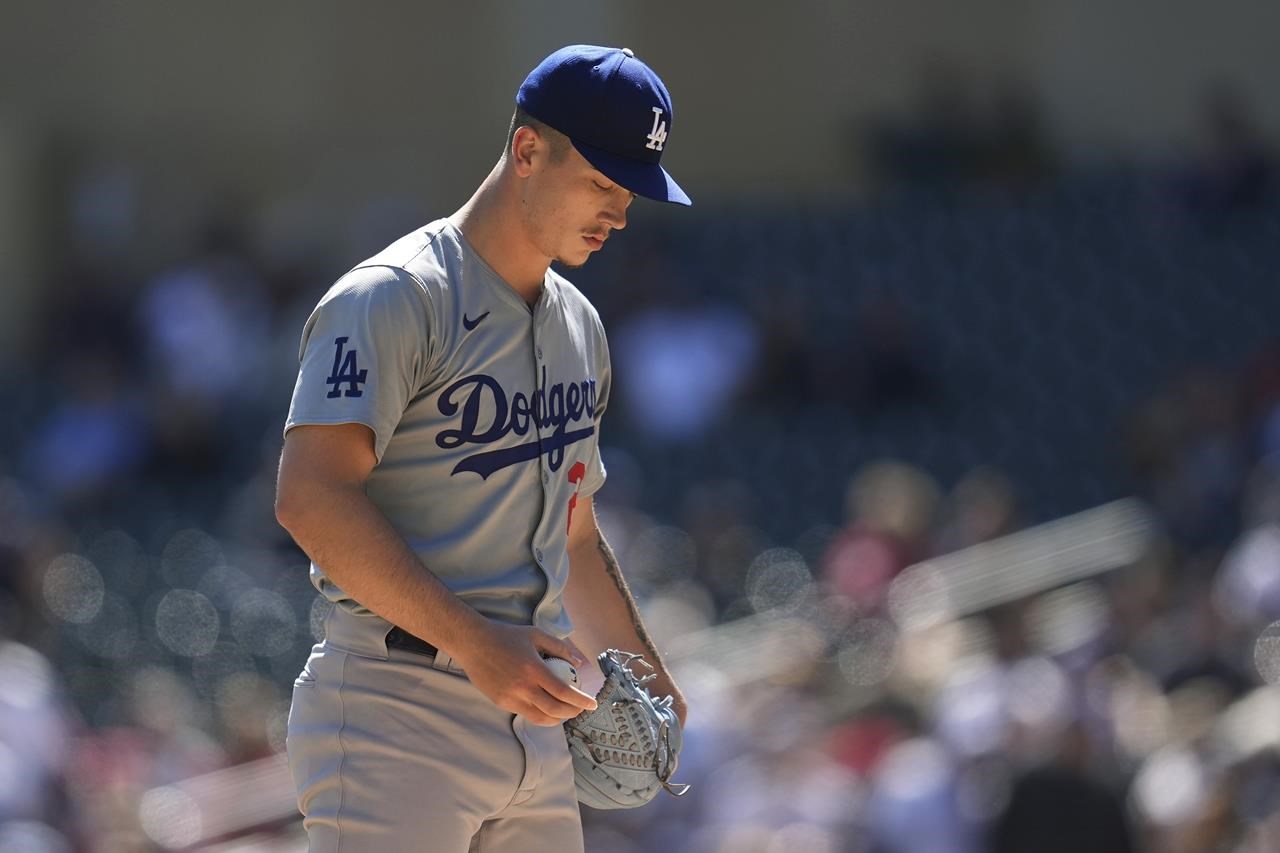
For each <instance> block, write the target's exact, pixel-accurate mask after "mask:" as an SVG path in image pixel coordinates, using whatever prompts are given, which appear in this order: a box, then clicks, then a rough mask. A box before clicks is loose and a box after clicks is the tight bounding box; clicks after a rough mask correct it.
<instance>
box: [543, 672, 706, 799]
mask: <svg viewBox="0 0 1280 853" xmlns="http://www.w3.org/2000/svg"><path fill="white" fill-rule="evenodd" d="M596 660H597V661H598V662H599V664H600V669H601V671H602V672H603V673H604V686H603V687H601V688H600V692H599V693H598V694H597V695H596V709H595V710H594V711H583V712H582V713H581V714H579V715H578V716H576V717H574V718H573V719H572V720H569V721H568V722H566V723H565V724H564V728H565V735H566V737H567V738H568V740H569V752H570V754H571V755H572V757H573V775H574V778H575V781H576V783H577V787H578V802H580V803H582V804H584V805H588V806H591V807H592V808H596V809H633V808H636V807H637V806H642V805H644V804H645V803H647V802H649V801H650V800H652V799H653V798H654V796H656V795H657V793H658V789H660V788H665V789H666V790H667V791H668V792H670V793H672V794H674V795H675V796H677V797H680V796H683V795H684V794H685V793H686V792H687V791H688V790H689V786H688V785H680V784H675V783H672V782H671V781H670V779H671V775H672V774H673V773H675V771H676V765H677V763H678V762H679V757H680V748H681V745H682V744H683V739H682V737H681V734H680V720H679V718H678V717H677V716H676V712H675V711H674V710H672V708H671V697H670V696H667V697H666V698H664V699H662V700H660V701H657V700H654V698H653V697H652V696H651V695H649V691H648V690H647V689H645V687H644V685H645V684H647V683H648V682H649V681H651V680H653V679H654V678H656V677H657V676H655V675H646V676H644V677H643V678H637V677H636V675H635V673H633V672H632V671H631V664H632V663H635V662H638V663H640V664H641V665H643V666H644V667H645V668H646V669H650V670H651V669H653V667H652V666H650V665H649V663H648V662H647V661H645V659H644V658H642V657H640V656H639V655H633V654H629V653H627V652H620V651H618V650H617V649H609V650H608V651H607V652H602V653H601V654H600V656H599V657H598V658H597V659H596Z"/></svg>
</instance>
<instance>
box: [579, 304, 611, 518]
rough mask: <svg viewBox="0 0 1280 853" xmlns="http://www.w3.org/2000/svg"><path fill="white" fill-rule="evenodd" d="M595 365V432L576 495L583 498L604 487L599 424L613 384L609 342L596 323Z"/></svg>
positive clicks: (601, 328) (604, 474)
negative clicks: (584, 472) (585, 468)
mask: <svg viewBox="0 0 1280 853" xmlns="http://www.w3.org/2000/svg"><path fill="white" fill-rule="evenodd" d="M596 342H597V343H596V363H597V364H599V365H601V367H600V369H599V371H598V372H597V374H596V404H595V427H596V432H595V436H594V437H593V441H592V442H591V459H590V461H588V462H587V471H586V474H585V475H584V476H583V478H582V485H581V487H580V488H579V490H578V493H579V494H580V495H582V496H583V497H587V496H590V495H594V494H595V493H596V492H598V491H600V487H601V486H603V485H604V479H605V476H606V472H605V469H604V460H602V459H601V458H600V422H601V421H602V420H603V419H604V412H605V409H607V408H608V407H609V388H610V386H612V384H613V368H612V365H611V363H610V361H609V342H608V340H606V339H605V336H604V327H603V326H601V325H600V324H599V321H598V320H597V323H596Z"/></svg>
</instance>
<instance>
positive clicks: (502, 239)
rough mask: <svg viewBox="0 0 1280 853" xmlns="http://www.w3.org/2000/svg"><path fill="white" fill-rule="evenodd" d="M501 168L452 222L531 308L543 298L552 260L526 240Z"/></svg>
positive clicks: (485, 182) (456, 214)
mask: <svg viewBox="0 0 1280 853" xmlns="http://www.w3.org/2000/svg"><path fill="white" fill-rule="evenodd" d="M500 168H501V164H499V166H498V167H497V168H495V169H494V171H493V172H492V173H491V174H490V175H489V177H488V178H486V179H485V181H484V183H482V184H481V185H480V187H479V189H477V190H476V192H475V194H474V195H473V196H471V198H470V199H469V200H468V201H467V203H466V204H464V205H463V206H462V207H461V208H459V209H458V211H457V212H456V213H454V214H453V216H451V217H449V220H450V221H451V222H452V223H453V224H454V226H456V227H457V229H458V230H459V231H461V232H462V236H463V237H465V238H466V239H467V243H469V244H470V245H471V248H472V249H474V250H475V252H476V254H478V255H479V256H480V257H481V259H483V260H484V262H485V263H486V264H488V265H489V266H490V267H491V268H492V269H493V271H494V272H496V273H497V274H498V275H499V276H501V277H502V280H503V281H505V282H506V283H507V284H508V286H510V287H511V289H512V290H514V291H515V292H516V293H518V294H519V295H520V297H521V298H522V299H524V301H525V302H527V303H528V304H529V305H533V304H535V303H537V301H538V298H539V297H540V296H541V295H542V283H543V281H544V280H545V279H546V275H547V267H549V266H550V265H551V260H550V259H549V258H547V257H545V256H544V255H541V254H539V252H538V250H537V249H536V248H535V247H534V246H533V245H532V244H531V243H530V242H529V241H528V240H526V239H524V232H523V229H522V228H521V224H520V215H519V211H518V208H517V207H516V205H518V203H519V200H518V199H515V200H514V203H513V200H512V199H511V198H510V194H509V193H507V192H505V191H504V188H503V186H502V184H501V181H500V180H499V169H500Z"/></svg>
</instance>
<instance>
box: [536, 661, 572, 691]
mask: <svg viewBox="0 0 1280 853" xmlns="http://www.w3.org/2000/svg"><path fill="white" fill-rule="evenodd" d="M543 662H544V663H546V665H547V666H549V667H551V671H552V672H554V673H555V674H556V675H557V676H558V677H559V679H560V680H561V681H563V682H564V683H565V684H568V685H570V686H571V687H577V686H578V668H577V667H576V666H574V665H573V664H571V663H569V662H568V661H567V660H565V659H564V658H543Z"/></svg>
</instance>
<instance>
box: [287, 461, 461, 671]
mask: <svg viewBox="0 0 1280 853" xmlns="http://www.w3.org/2000/svg"><path fill="white" fill-rule="evenodd" d="M280 521H281V524H283V525H284V526H285V528H286V529H287V530H288V531H289V533H290V534H291V535H292V536H293V538H294V541H295V542H297V543H298V546H299V547H300V548H302V550H303V551H304V552H305V553H306V554H307V556H308V557H310V558H311V559H312V560H313V561H314V562H315V564H316V565H317V566H320V567H321V568H322V569H323V570H324V573H325V575H326V576H328V577H329V578H330V579H331V580H332V581H333V582H334V583H335V584H337V585H338V586H339V587H341V588H342V590H343V591H344V592H345V593H347V594H348V595H350V596H351V597H352V598H354V599H355V600H356V601H358V602H360V603H361V604H362V605H364V606H365V607H367V608H369V610H371V611H373V612H374V613H376V614H378V615H379V616H381V617H382V618H383V619H386V620H387V621H388V622H391V623H392V624H395V625H398V626H400V627H401V628H403V629H404V630H406V631H408V632H409V633H411V634H413V635H414V636H417V637H421V638H422V639H424V640H426V641H427V642H429V643H431V644H433V645H434V646H436V647H437V648H439V649H442V650H443V651H445V652H446V653H448V654H451V655H454V654H456V651H457V649H458V647H459V646H460V645H463V644H465V643H466V642H467V640H468V639H469V637H470V636H471V635H472V634H473V633H474V632H475V630H476V628H477V623H479V622H482V621H483V619H484V617H482V616H481V615H480V614H479V613H477V612H476V611H475V610H474V609H472V608H471V607H470V606H468V605H467V604H466V603H465V602H464V601H462V599H460V598H458V596H456V595H454V594H453V593H452V592H451V591H450V590H449V589H448V587H446V586H445V585H444V584H443V583H442V582H441V581H440V579H439V578H437V577H436V576H435V575H434V574H432V573H431V572H430V570H428V569H427V568H426V567H425V566H424V565H423V564H422V561H421V560H419V559H418V557H417V555H415V554H414V553H413V551H412V550H411V549H410V548H409V546H408V544H407V543H406V542H405V541H404V538H403V537H402V536H401V535H400V534H399V533H398V532H397V531H396V530H395V528H393V527H392V526H391V523H390V522H389V521H387V518H386V516H384V515H383V514H382V512H381V511H380V510H379V509H378V508H377V507H376V506H374V504H373V502H372V501H370V500H369V498H368V496H367V495H365V493H364V492H363V491H362V490H357V489H352V488H345V487H322V486H313V487H312V488H311V489H309V490H308V492H307V500H306V501H305V502H299V503H297V504H295V505H294V506H293V507H292V508H291V510H290V511H289V512H288V513H287V514H282V515H281V518H280Z"/></svg>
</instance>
